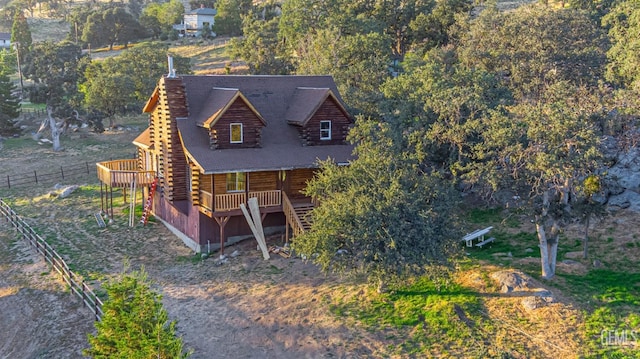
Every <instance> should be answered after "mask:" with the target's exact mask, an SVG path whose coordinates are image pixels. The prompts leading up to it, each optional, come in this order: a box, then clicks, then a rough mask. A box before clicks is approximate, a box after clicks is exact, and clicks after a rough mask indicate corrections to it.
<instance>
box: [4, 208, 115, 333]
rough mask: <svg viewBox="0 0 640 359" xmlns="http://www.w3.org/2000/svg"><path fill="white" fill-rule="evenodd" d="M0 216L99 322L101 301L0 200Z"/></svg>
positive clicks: (62, 260) (59, 257) (45, 243)
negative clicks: (51, 268) (57, 274)
mask: <svg viewBox="0 0 640 359" xmlns="http://www.w3.org/2000/svg"><path fill="white" fill-rule="evenodd" d="M0 215H1V216H2V217H4V218H5V219H6V220H7V222H9V223H11V225H12V226H13V228H15V230H16V231H17V232H18V233H20V235H21V236H22V238H23V239H25V240H27V242H29V245H31V246H32V247H33V248H35V250H36V251H38V253H40V254H41V255H42V256H43V257H44V259H45V260H46V261H47V262H49V264H50V265H51V266H52V267H53V269H55V270H56V271H57V272H58V273H59V274H60V275H61V276H62V280H64V281H65V283H67V284H68V285H69V287H70V288H71V291H72V293H75V294H76V295H77V296H78V297H80V299H81V300H82V305H83V306H85V305H86V306H87V307H88V308H89V309H90V310H91V312H92V313H93V314H94V316H95V319H96V320H98V321H99V320H101V318H102V315H103V312H102V301H101V300H100V298H98V297H97V296H96V295H95V293H94V292H93V290H92V289H91V287H89V286H88V285H87V284H86V283H85V282H84V280H83V279H82V278H80V276H78V275H77V274H75V273H73V272H72V271H71V270H70V269H69V266H68V265H67V263H66V262H65V261H64V259H62V257H61V256H60V255H59V254H58V253H57V252H56V251H55V250H54V249H53V248H52V247H51V246H50V245H49V243H47V242H46V241H45V240H44V239H42V237H40V235H38V234H37V233H36V232H35V231H34V230H33V228H31V226H29V225H28V224H27V223H26V222H25V221H23V220H22V218H20V216H19V215H18V214H17V213H16V212H15V211H14V210H13V209H11V207H9V205H8V204H6V203H5V202H4V201H3V200H2V199H0Z"/></svg>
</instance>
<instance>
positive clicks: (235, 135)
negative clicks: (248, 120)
mask: <svg viewBox="0 0 640 359" xmlns="http://www.w3.org/2000/svg"><path fill="white" fill-rule="evenodd" d="M229 126H230V133H231V141H230V142H231V143H242V140H243V138H242V137H243V136H242V124H241V123H232V124H230V125H229Z"/></svg>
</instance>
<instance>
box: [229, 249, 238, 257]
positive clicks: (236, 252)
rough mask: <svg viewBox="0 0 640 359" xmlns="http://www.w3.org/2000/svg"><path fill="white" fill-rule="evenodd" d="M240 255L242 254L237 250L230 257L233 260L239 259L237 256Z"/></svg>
mask: <svg viewBox="0 0 640 359" xmlns="http://www.w3.org/2000/svg"><path fill="white" fill-rule="evenodd" d="M239 255H240V252H238V251H237V250H235V251H233V252H232V253H231V254H230V255H229V257H231V258H235V257H237V256H239Z"/></svg>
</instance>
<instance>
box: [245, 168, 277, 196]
mask: <svg viewBox="0 0 640 359" xmlns="http://www.w3.org/2000/svg"><path fill="white" fill-rule="evenodd" d="M248 175H249V191H271V190H276V189H280V188H279V187H278V171H264V172H251V173H248Z"/></svg>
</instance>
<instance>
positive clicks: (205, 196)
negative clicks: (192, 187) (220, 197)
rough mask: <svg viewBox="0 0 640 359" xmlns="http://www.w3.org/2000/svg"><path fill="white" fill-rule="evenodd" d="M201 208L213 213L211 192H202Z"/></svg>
mask: <svg viewBox="0 0 640 359" xmlns="http://www.w3.org/2000/svg"><path fill="white" fill-rule="evenodd" d="M200 206H201V207H203V208H205V209H208V210H209V211H213V195H212V194H211V193H210V192H207V191H202V190H200Z"/></svg>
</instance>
